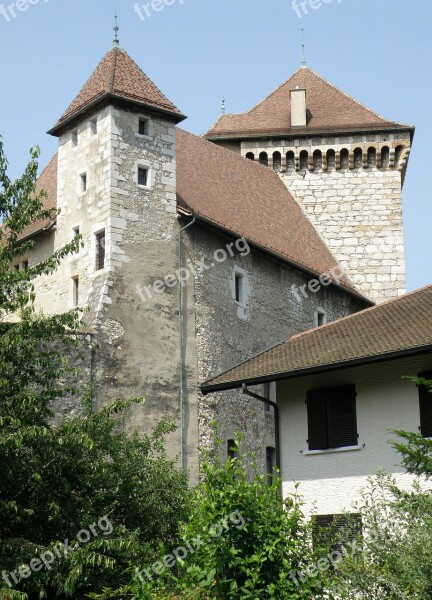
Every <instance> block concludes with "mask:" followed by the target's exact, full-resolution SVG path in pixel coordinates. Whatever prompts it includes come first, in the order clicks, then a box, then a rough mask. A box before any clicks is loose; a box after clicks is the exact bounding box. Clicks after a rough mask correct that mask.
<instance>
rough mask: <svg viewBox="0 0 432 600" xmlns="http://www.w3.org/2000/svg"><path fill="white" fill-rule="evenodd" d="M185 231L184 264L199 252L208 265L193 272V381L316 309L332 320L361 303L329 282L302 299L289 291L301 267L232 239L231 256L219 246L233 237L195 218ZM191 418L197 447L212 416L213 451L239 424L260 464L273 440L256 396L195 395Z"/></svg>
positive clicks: (298, 324) (284, 334) (207, 437)
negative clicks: (238, 284) (242, 293)
mask: <svg viewBox="0 0 432 600" xmlns="http://www.w3.org/2000/svg"><path fill="white" fill-rule="evenodd" d="M188 238H189V252H188V260H189V263H190V264H191V263H192V262H194V263H195V264H199V263H200V262H201V261H202V259H204V261H205V264H206V265H207V266H209V265H211V264H213V265H214V266H213V267H210V268H209V269H208V270H205V271H198V272H197V274H196V276H195V277H194V296H195V310H194V313H195V314H194V315H193V316H194V318H195V322H196V325H195V328H196V344H197V360H198V369H197V375H198V381H197V383H198V384H200V383H202V382H204V381H205V380H207V379H209V378H210V377H213V376H215V375H217V374H219V373H220V372H222V371H225V370H227V369H229V368H231V367H233V366H234V365H236V364H238V363H240V362H242V361H244V360H246V359H248V358H251V357H252V356H253V355H255V354H257V353H259V352H261V351H263V350H265V349H267V348H268V347H270V346H272V345H274V344H276V343H278V342H281V341H283V340H286V339H287V338H288V337H290V336H292V335H294V334H296V333H299V332H301V331H305V330H307V329H311V328H312V327H314V325H315V322H316V312H317V309H321V310H322V311H324V312H325V313H326V316H327V320H328V321H332V320H334V319H337V318H339V317H342V316H345V315H347V314H351V313H353V312H356V311H358V310H360V309H361V308H364V307H365V305H364V303H362V302H361V301H360V300H357V299H355V298H354V297H353V296H350V295H349V294H347V293H346V292H344V291H343V290H341V289H339V288H336V287H334V286H330V287H327V288H322V289H321V290H320V291H319V292H318V293H316V294H313V293H309V294H308V297H307V298H304V297H303V296H301V295H300V294H298V293H297V294H295V293H294V291H296V290H298V289H299V288H300V286H302V285H304V284H307V283H308V281H309V280H310V277H308V276H307V275H306V274H305V273H303V272H301V271H299V270H297V269H295V268H294V267H290V266H289V265H287V264H286V263H283V262H279V261H276V260H272V259H271V258H270V257H269V256H268V255H265V254H264V253H263V252H260V251H258V250H256V249H254V248H250V251H249V252H248V253H247V254H246V253H245V252H239V251H238V250H237V248H236V247H235V246H234V247H232V250H233V253H234V255H233V256H230V255H229V253H228V252H226V245H227V244H229V243H232V242H233V239H231V238H227V237H225V236H223V235H221V234H220V233H218V232H216V231H212V230H210V229H208V228H204V227H202V226H201V225H195V226H193V227H192V228H190V229H189V230H188ZM239 247H240V248H242V247H243V245H242V244H239ZM224 249H225V252H226V255H227V258H226V260H225V261H222V262H217V260H215V257H218V256H220V257H222V256H223V253H222V252H220V250H224ZM241 254H245V255H244V256H241ZM239 271H240V272H243V273H244V274H245V276H246V277H247V288H248V289H247V291H248V294H247V296H246V303H245V306H244V307H240V308H243V310H242V311H240V312H239V303H238V302H236V300H235V289H234V277H235V274H236V272H239ZM253 391H255V392H256V393H259V394H260V395H262V394H263V392H264V390H263V386H256V388H254V389H253ZM198 418H199V439H200V445H201V447H203V448H209V447H211V445H212V443H213V441H214V439H213V437H214V435H213V431H212V428H211V423H212V422H216V423H217V426H218V429H219V434H220V437H221V439H222V442H223V443H222V446H221V452H222V455H224V456H226V441H227V440H228V439H232V438H233V437H234V432H235V430H236V429H239V430H241V431H242V432H244V433H245V440H244V444H243V447H244V449H246V450H249V451H254V452H255V453H256V457H257V462H258V465H259V466H260V468H261V469H264V467H265V448H266V446H273V447H274V416H273V413H272V412H268V411H266V410H265V408H264V405H263V404H262V403H260V402H259V401H257V400H254V399H251V398H248V397H247V396H245V395H244V394H242V393H241V392H238V391H230V392H218V393H214V394H209V395H207V396H205V397H203V396H201V395H200V396H199V413H198Z"/></svg>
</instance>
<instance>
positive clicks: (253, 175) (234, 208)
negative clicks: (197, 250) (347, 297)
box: [177, 129, 360, 295]
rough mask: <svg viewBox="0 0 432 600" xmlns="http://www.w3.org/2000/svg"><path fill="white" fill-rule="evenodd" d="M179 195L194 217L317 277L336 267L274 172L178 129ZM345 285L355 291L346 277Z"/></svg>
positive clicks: (344, 278)
mask: <svg viewBox="0 0 432 600" xmlns="http://www.w3.org/2000/svg"><path fill="white" fill-rule="evenodd" d="M177 195H178V198H179V204H180V205H182V204H183V205H186V206H188V207H189V208H190V209H191V210H192V211H193V213H194V214H196V215H198V216H200V217H201V218H204V219H206V220H208V221H210V222H211V223H213V224H215V225H217V226H218V227H222V228H224V229H226V230H228V231H230V232H233V233H234V234H235V235H239V236H244V237H245V238H246V239H247V240H248V241H249V242H251V243H254V244H256V245H257V246H260V247H261V248H264V249H266V250H268V251H270V252H272V253H274V254H276V255H277V256H279V257H281V258H283V259H284V260H287V261H289V262H291V263H293V264H294V265H297V266H299V267H300V268H302V269H306V270H308V271H310V272H311V273H315V274H318V275H319V274H321V273H326V272H328V271H329V270H330V269H332V268H334V267H338V264H337V262H336V260H335V258H334V256H333V255H332V253H331V252H330V250H329V249H328V248H327V246H326V245H325V243H324V242H323V241H322V239H321V238H320V237H319V235H318V233H317V231H316V230H315V228H314V227H313V225H312V223H311V222H310V221H309V219H308V218H307V217H306V216H305V215H304V213H303V212H302V210H301V208H300V207H299V205H298V204H297V202H296V201H295V200H294V198H293V197H292V196H291V194H290V193H289V191H288V190H287V188H286V187H285V185H284V184H283V182H282V181H281V179H280V178H279V177H278V176H277V174H276V173H274V171H273V170H272V169H268V168H267V167H264V166H261V165H259V164H258V163H256V162H253V161H251V160H248V159H246V158H242V157H241V156H239V155H237V154H235V153H234V152H231V151H230V150H226V149H224V148H221V147H220V146H217V145H215V144H213V143H211V142H207V141H206V140H204V139H203V138H201V137H198V136H196V135H193V134H191V133H188V132H186V131H183V130H182V129H177ZM339 268H340V267H339ZM341 271H342V269H341ZM341 285H342V286H344V287H346V288H347V289H349V290H350V291H351V292H355V291H356V290H355V288H354V286H353V284H352V283H351V281H350V280H349V278H348V277H347V276H343V277H342V281H341ZM357 293H358V292H357ZM359 295H360V294H359Z"/></svg>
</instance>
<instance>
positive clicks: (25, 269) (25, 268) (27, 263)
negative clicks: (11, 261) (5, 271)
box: [21, 260, 29, 271]
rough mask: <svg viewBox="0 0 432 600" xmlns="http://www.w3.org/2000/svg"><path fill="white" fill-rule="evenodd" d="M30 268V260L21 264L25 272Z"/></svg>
mask: <svg viewBox="0 0 432 600" xmlns="http://www.w3.org/2000/svg"><path fill="white" fill-rule="evenodd" d="M28 267H29V261H28V260H23V261H22V263H21V269H22V270H23V271H27V270H28Z"/></svg>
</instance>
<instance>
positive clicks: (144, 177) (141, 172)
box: [138, 167, 148, 186]
mask: <svg viewBox="0 0 432 600" xmlns="http://www.w3.org/2000/svg"><path fill="white" fill-rule="evenodd" d="M147 183H148V169H146V168H144V167H138V185H144V186H147Z"/></svg>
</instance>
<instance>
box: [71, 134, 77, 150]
mask: <svg viewBox="0 0 432 600" xmlns="http://www.w3.org/2000/svg"><path fill="white" fill-rule="evenodd" d="M72 146H74V147H75V146H78V131H72Z"/></svg>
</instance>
